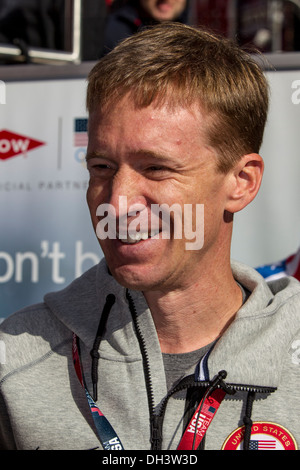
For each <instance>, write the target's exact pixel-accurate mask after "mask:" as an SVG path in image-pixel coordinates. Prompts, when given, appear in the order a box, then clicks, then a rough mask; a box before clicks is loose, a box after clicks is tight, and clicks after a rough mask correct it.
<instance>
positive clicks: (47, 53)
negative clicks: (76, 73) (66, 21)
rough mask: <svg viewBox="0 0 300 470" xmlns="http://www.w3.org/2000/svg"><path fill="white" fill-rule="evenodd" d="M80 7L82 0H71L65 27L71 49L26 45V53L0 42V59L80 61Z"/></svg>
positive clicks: (45, 62)
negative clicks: (61, 49) (67, 23)
mask: <svg viewBox="0 0 300 470" xmlns="http://www.w3.org/2000/svg"><path fill="white" fill-rule="evenodd" d="M81 9H82V0H71V11H72V14H71V17H70V20H71V24H70V25H69V27H68V28H67V31H66V35H70V38H68V39H69V42H70V43H71V45H72V47H71V49H72V50H71V51H70V52H65V51H58V50H50V49H42V48H34V47H28V49H27V50H26V55H25V54H24V51H22V50H21V48H19V47H16V46H13V45H10V44H3V43H2V44H1V43H0V59H1V58H4V59H5V58H6V59H10V60H11V61H15V62H26V61H27V60H29V61H30V62H31V63H36V64H61V63H75V64H76V63H80V62H81Z"/></svg>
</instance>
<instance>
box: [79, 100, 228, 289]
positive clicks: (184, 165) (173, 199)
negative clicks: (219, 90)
mask: <svg viewBox="0 0 300 470" xmlns="http://www.w3.org/2000/svg"><path fill="white" fill-rule="evenodd" d="M204 123H205V117H204V115H202V114H201V112H200V111H199V110H198V109H196V108H195V109H194V110H190V109H186V108H181V107H178V108H176V109H175V110H171V109H170V108H168V107H166V106H162V107H154V106H152V105H150V106H149V107H147V108H142V109H136V108H135V107H134V106H133V104H132V102H131V100H130V99H129V97H125V98H123V99H122V100H121V101H120V102H119V103H117V104H116V105H112V106H111V107H109V106H107V107H106V110H105V111H102V110H101V108H100V107H99V108H98V109H97V108H96V110H94V111H93V112H92V113H91V114H90V118H89V143H88V149H87V165H88V170H89V173H90V182H89V188H88V192H87V201H88V205H89V209H90V213H91V218H92V222H93V226H94V229H95V231H97V228H99V224H101V221H102V222H103V221H105V222H107V221H109V219H108V218H107V213H106V212H105V211H104V210H102V209H103V208H105V209H107V208H111V210H110V209H109V210H110V212H111V214H113V215H114V217H115V221H116V232H115V235H116V237H113V238H104V237H103V236H102V237H100V238H102V239H100V240H99V242H100V245H101V248H102V250H103V253H104V256H105V258H106V261H107V264H108V267H109V268H110V271H111V273H112V274H113V276H114V277H115V278H116V279H117V280H118V281H119V282H120V283H121V284H122V285H125V286H127V287H131V288H135V289H138V290H144V291H147V290H154V289H161V290H168V289H169V290H170V289H171V290H172V289H176V288H180V287H182V286H184V285H186V284H188V283H189V282H194V281H195V280H196V279H197V276H198V275H199V272H201V269H203V267H204V266H205V265H209V263H215V262H216V256H218V254H219V255H220V253H219V251H221V246H222V243H223V242H224V240H223V238H224V233H223V225H224V220H223V215H224V210H225V206H226V194H227V193H226V181H227V176H226V175H222V174H220V173H218V172H217V171H216V156H215V154H214V152H213V150H212V149H211V148H210V147H209V146H207V145H206V140H205V136H204V133H203V126H204ZM104 205H106V206H104ZM162 205H164V207H166V208H171V207H176V210H177V215H178V214H179V219H180V218H181V220H183V219H184V216H185V215H187V217H186V219H185V220H184V221H183V227H182V231H181V234H182V236H181V237H180V235H179V236H178V233H180V224H179V223H178V220H179V219H178V218H177V219H176V216H174V214H175V213H176V211H175V212H174V213H171V212H170V213H169V216H170V217H169V221H170V224H169V233H168V231H166V226H165V225H163V223H162V222H163V220H166V219H163V216H162V214H160V215H159V216H157V212H156V216H155V215H153V214H154V212H155V211H154V208H155V207H156V208H157V207H163V206H162ZM174 205H175V206H174ZM199 207H200V208H201V207H204V226H203V223H202V218H201V216H200V215H199V214H200V212H201V211H199V213H198V217H197V208H199ZM191 208H192V216H191V212H189V210H190V209H191ZM112 219H113V218H112ZM112 219H111V220H112ZM191 220H192V222H191ZM137 221H138V222H139V225H137V224H135V222H137ZM124 224H125V228H124ZM188 225H189V227H188ZM196 225H197V227H196ZM175 226H176V230H177V229H179V231H177V232H176V233H177V235H176V236H175V228H174V227H175ZM111 227H113V225H111ZM132 227H135V228H136V232H137V231H139V230H141V231H142V233H143V235H142V239H141V240H139V241H137V242H135V240H134V239H135V236H134V235H132V237H130V236H128V231H130V228H131V229H132ZM152 229H153V232H152V231H151V230H152ZM187 229H189V230H187ZM191 231H194V233H197V234H198V236H199V239H200V238H201V233H200V232H203V235H204V246H203V247H202V245H201V247H200V248H199V246H198V247H197V246H196V245H195V249H187V242H190V240H191V239H190V238H189V235H187V236H186V234H187V233H188V234H189V233H191ZM112 232H113V230H112ZM112 232H111V233H112ZM121 232H122V234H123V235H122V236H121V235H120V233H121ZM124 232H125V235H124ZM166 232H167V233H166ZM112 235H114V234H113V233H112ZM118 237H119V238H118ZM187 237H188V239H187ZM98 238H99V236H98ZM120 238H122V239H120Z"/></svg>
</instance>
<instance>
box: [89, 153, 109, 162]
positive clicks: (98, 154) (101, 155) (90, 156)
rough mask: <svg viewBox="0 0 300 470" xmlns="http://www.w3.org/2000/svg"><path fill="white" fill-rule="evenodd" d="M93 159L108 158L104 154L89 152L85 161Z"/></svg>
mask: <svg viewBox="0 0 300 470" xmlns="http://www.w3.org/2000/svg"><path fill="white" fill-rule="evenodd" d="M92 158H106V156H105V155H104V153H97V152H89V153H87V154H86V156H85V160H86V161H88V160H91V159H92Z"/></svg>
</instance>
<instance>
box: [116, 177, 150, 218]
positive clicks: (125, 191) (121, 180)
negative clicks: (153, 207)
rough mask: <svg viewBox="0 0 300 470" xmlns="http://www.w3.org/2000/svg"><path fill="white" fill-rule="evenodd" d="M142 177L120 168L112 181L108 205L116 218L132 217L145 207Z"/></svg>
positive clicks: (145, 199)
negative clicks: (111, 207)
mask: <svg viewBox="0 0 300 470" xmlns="http://www.w3.org/2000/svg"><path fill="white" fill-rule="evenodd" d="M145 189H146V188H145V182H144V181H143V177H142V175H140V174H139V173H138V172H136V171H134V170H132V169H130V168H120V169H119V170H118V172H117V173H116V174H115V176H114V179H113V181H112V185H111V190H110V198H109V203H110V204H111V205H112V206H113V207H114V210H115V214H116V216H117V218H121V217H123V216H129V217H130V216H134V215H136V212H139V211H142V210H144V209H145V207H146V206H147V198H146V197H145Z"/></svg>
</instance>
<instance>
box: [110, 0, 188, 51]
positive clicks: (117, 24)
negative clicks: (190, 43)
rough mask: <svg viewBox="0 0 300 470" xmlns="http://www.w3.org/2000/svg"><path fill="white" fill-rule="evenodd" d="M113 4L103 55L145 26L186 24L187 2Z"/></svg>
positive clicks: (158, 0) (128, 1) (145, 0)
mask: <svg viewBox="0 0 300 470" xmlns="http://www.w3.org/2000/svg"><path fill="white" fill-rule="evenodd" d="M115 3H116V5H115V4H114V3H113V6H112V11H111V13H110V14H109V15H108V18H107V24H106V27H105V33H104V47H103V52H102V55H103V54H106V53H107V52H109V51H111V50H112V49H113V48H114V47H115V46H116V45H117V44H118V43H119V42H120V41H121V40H122V39H125V38H126V37H128V36H131V35H132V34H135V33H137V32H138V31H139V30H141V29H142V28H144V27H145V26H149V25H153V24H155V23H160V22H163V21H179V22H181V23H187V22H188V16H189V0H125V2H121V4H118V3H120V2H115Z"/></svg>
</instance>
